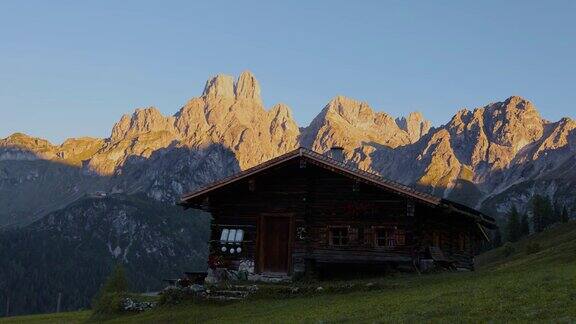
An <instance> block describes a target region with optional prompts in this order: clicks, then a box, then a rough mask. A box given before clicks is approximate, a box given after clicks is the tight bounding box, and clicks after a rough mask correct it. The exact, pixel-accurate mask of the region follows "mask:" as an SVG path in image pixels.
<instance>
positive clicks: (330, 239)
mask: <svg viewBox="0 0 576 324" xmlns="http://www.w3.org/2000/svg"><path fill="white" fill-rule="evenodd" d="M335 230H344V231H345V233H346V234H345V235H338V236H335V235H334V231H335ZM335 237H336V238H338V239H339V241H340V242H339V243H340V244H335V241H334V239H335ZM342 240H345V241H346V242H345V243H344V244H341V243H342ZM350 242H351V240H350V226H347V225H342V226H330V227H328V245H330V246H350Z"/></svg>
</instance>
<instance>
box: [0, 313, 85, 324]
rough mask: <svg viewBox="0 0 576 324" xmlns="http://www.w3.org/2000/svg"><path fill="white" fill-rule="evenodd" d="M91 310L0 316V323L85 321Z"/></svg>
mask: <svg viewBox="0 0 576 324" xmlns="http://www.w3.org/2000/svg"><path fill="white" fill-rule="evenodd" d="M90 315H91V312H90V311H80V312H67V313H58V314H56V313H54V314H40V315H28V316H17V317H7V318H0V323H2V324H4V323H6V324H16V323H55V324H56V323H66V324H68V323H84V322H86V320H88V318H89V317H90Z"/></svg>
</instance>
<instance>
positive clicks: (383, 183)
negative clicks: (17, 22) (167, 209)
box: [178, 147, 495, 228]
mask: <svg viewBox="0 0 576 324" xmlns="http://www.w3.org/2000/svg"><path fill="white" fill-rule="evenodd" d="M298 157H303V158H306V159H307V160H309V161H311V162H313V163H314V164H316V165H318V166H320V167H324V168H328V169H330V170H333V171H339V172H341V173H343V174H345V175H347V176H350V177H353V178H357V179H360V180H363V181H365V182H367V183H370V184H372V185H375V186H377V187H380V188H383V189H387V190H389V191H393V192H395V193H397V194H400V195H403V196H407V197H410V198H413V199H415V200H418V201H420V202H422V203H425V204H428V205H432V206H434V207H448V208H450V209H453V210H456V211H457V212H459V213H462V214H466V215H468V216H471V217H473V218H475V219H476V220H477V221H478V223H480V224H482V225H484V226H486V227H488V228H494V227H495V222H494V219H493V218H492V217H489V216H486V215H484V214H482V213H480V212H479V211H477V210H475V209H473V208H470V207H467V206H464V205H462V204H458V203H456V202H453V201H450V200H447V199H443V198H439V197H436V196H433V195H430V194H427V193H424V192H421V191H418V190H416V189H414V188H412V187H409V186H406V185H403V184H401V183H398V182H395V181H392V180H388V179H385V178H382V177H381V176H379V175H378V174H375V173H371V172H367V171H364V170H360V169H358V168H356V167H353V166H351V165H350V164H347V163H344V162H341V161H338V160H334V159H332V158H330V157H328V156H326V155H323V154H320V153H317V152H314V151H312V150H310V149H307V148H303V147H300V148H298V149H295V150H293V151H290V152H288V153H285V154H283V155H280V156H278V157H276V158H273V159H271V160H268V161H266V162H263V163H261V164H259V165H257V166H254V167H252V168H249V169H246V170H244V171H241V172H238V173H236V174H233V175H231V176H229V177H225V178H223V179H221V180H218V181H215V182H212V183H210V184H208V185H206V186H203V187H200V188H198V189H197V190H195V191H192V192H189V193H187V194H184V195H183V196H182V198H181V200H180V202H179V203H178V204H179V205H182V206H186V205H188V204H189V203H190V202H191V200H193V199H194V198H198V197H200V196H202V195H204V194H206V193H209V192H211V191H213V190H216V189H218V188H221V187H224V186H226V185H228V184H231V183H233V182H236V181H238V180H241V179H244V178H246V177H249V176H252V175H254V174H257V173H259V172H261V171H263V170H266V169H269V168H271V167H273V166H276V165H279V164H282V163H284V162H286V161H289V160H292V159H295V158H298Z"/></svg>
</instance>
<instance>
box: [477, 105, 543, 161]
mask: <svg viewBox="0 0 576 324" xmlns="http://www.w3.org/2000/svg"><path fill="white" fill-rule="evenodd" d="M484 109H485V111H484V125H485V127H486V130H487V133H488V134H487V135H488V137H489V138H490V140H491V141H493V142H495V143H497V144H499V145H503V146H508V147H511V148H512V149H513V152H514V153H516V152H518V151H519V150H520V149H522V148H523V147H524V146H526V145H527V144H529V143H531V142H534V141H536V140H538V139H539V138H540V137H542V134H543V131H544V124H545V122H544V120H543V119H542V118H541V117H540V114H539V113H538V111H537V110H536V108H535V107H534V105H533V104H532V103H531V102H530V101H528V100H526V99H523V98H521V97H518V96H512V97H510V98H508V99H506V100H505V101H504V102H498V103H494V104H491V105H488V106H486V107H484Z"/></svg>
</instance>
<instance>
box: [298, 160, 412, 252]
mask: <svg viewBox="0 0 576 324" xmlns="http://www.w3.org/2000/svg"><path fill="white" fill-rule="evenodd" d="M307 172H309V174H310V177H309V178H308V181H309V189H310V190H309V192H310V194H309V197H308V200H307V206H306V207H307V208H306V221H305V223H306V225H307V233H308V236H307V242H306V243H307V244H306V248H307V250H306V251H303V252H304V253H303V254H302V257H307V258H308V259H310V260H314V261H315V262H319V263H350V262H358V263H376V262H382V261H398V262H410V261H411V260H412V247H413V245H414V242H413V240H412V222H413V217H410V216H408V208H407V204H408V200H407V199H406V198H404V197H402V196H399V195H396V194H392V193H388V192H386V191H383V190H379V189H377V188H375V187H374V186H372V185H367V184H365V183H363V182H359V181H356V180H354V179H351V178H349V177H346V176H343V175H341V174H338V173H334V172H330V171H328V170H326V169H323V168H320V167H317V166H314V165H311V166H309V167H308V170H307ZM339 226H344V227H347V228H348V231H349V233H350V235H349V241H350V242H349V244H347V245H345V246H334V245H331V244H330V237H329V236H330V230H331V228H333V227H339ZM377 227H378V228H380V227H390V228H393V227H396V228H398V229H400V230H404V231H406V244H405V245H404V246H398V247H395V248H384V247H377V246H375V244H374V243H375V239H374V235H375V228H377Z"/></svg>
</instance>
